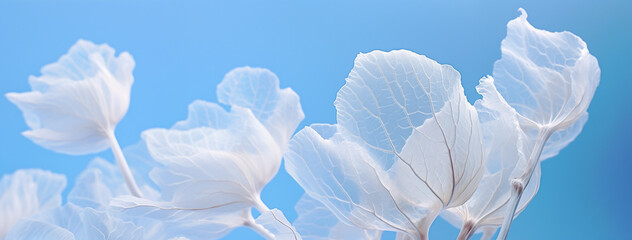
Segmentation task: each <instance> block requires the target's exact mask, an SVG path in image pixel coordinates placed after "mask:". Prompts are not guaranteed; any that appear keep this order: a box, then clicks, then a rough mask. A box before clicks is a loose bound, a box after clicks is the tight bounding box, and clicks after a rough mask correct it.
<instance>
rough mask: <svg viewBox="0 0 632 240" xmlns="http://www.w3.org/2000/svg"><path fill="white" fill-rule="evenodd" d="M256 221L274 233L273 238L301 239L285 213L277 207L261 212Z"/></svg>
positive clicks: (277, 239) (283, 239)
mask: <svg viewBox="0 0 632 240" xmlns="http://www.w3.org/2000/svg"><path fill="white" fill-rule="evenodd" d="M256 223H258V224H260V225H261V226H263V227H264V228H265V229H267V230H268V231H270V233H272V234H274V239H275V240H301V239H302V238H301V236H300V235H299V234H298V232H297V231H296V229H294V226H292V224H290V222H288V221H287V219H286V218H285V215H283V213H282V212H281V211H279V210H278V209H272V210H270V211H266V212H264V213H262V214H261V215H260V216H259V217H258V218H257V220H256Z"/></svg>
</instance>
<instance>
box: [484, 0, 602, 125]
mask: <svg viewBox="0 0 632 240" xmlns="http://www.w3.org/2000/svg"><path fill="white" fill-rule="evenodd" d="M520 11H521V13H522V15H521V16H520V17H518V18H516V19H514V20H512V21H510V22H509V23H508V24H507V37H506V38H505V39H504V40H503V42H502V46H501V50H502V58H501V59H500V60H498V61H497V62H496V63H495V64H494V73H493V76H494V79H496V81H495V83H494V84H495V85H496V86H497V88H498V90H499V92H500V93H501V95H502V96H503V97H504V98H505V99H506V100H507V102H508V103H509V105H511V106H512V107H513V108H515V109H516V111H517V112H518V114H519V115H520V120H521V121H524V122H521V123H522V124H523V125H532V126H531V127H537V128H544V127H547V128H551V129H552V132H553V131H556V130H561V129H565V128H567V127H569V126H571V125H573V124H576V122H579V123H581V122H582V121H578V119H580V118H581V117H582V115H584V114H585V113H586V110H587V109H588V105H589V104H590V101H591V100H592V97H593V95H594V92H595V89H596V88H597V85H598V84H599V78H600V70H599V65H598V63H597V59H596V58H595V57H594V56H592V55H590V53H589V52H588V48H587V47H586V43H585V42H584V41H582V39H581V38H579V37H577V36H575V35H574V34H572V33H570V32H558V33H552V32H548V31H545V30H540V29H536V28H534V27H533V26H531V24H529V22H527V13H526V12H525V11H524V10H523V9H520ZM584 122H585V121H584ZM579 128H580V129H581V127H579ZM526 131H527V130H526ZM527 133H528V134H529V131H527Z"/></svg>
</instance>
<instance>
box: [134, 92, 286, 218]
mask: <svg viewBox="0 0 632 240" xmlns="http://www.w3.org/2000/svg"><path fill="white" fill-rule="evenodd" d="M193 104H194V105H196V104H197V103H193ZM224 115H225V116H226V118H225V119H222V121H223V122H226V123H229V125H228V126H226V128H221V129H214V128H209V127H199V128H193V129H190V130H184V131H181V130H166V129H151V130H147V131H145V132H144V133H143V139H144V140H145V141H146V142H147V147H148V150H149V151H150V153H151V155H152V157H153V158H154V159H155V160H156V161H158V162H160V163H161V164H163V165H164V166H165V168H158V169H155V170H153V171H152V172H151V176H152V179H153V180H154V182H156V183H157V184H158V185H159V186H160V187H161V190H162V194H163V197H164V198H165V199H169V201H170V202H172V203H173V204H175V205H177V206H179V207H181V208H191V209H197V208H208V207H211V206H218V205H226V204H229V203H235V204H246V205H250V204H254V203H256V202H257V201H258V200H257V199H256V198H257V197H256V196H258V193H259V192H260V191H261V189H262V188H263V186H265V184H266V183H267V182H268V181H269V180H270V179H271V178H272V177H273V176H274V174H276V171H277V170H278V166H279V164H280V159H281V153H280V151H279V149H278V148H275V147H270V145H271V144H270V143H273V142H274V140H273V139H272V137H271V136H270V135H269V133H268V132H267V130H266V129H265V128H264V127H263V126H261V124H260V123H259V121H257V119H256V118H255V117H254V116H253V115H252V113H251V112H250V111H248V110H247V109H243V108H239V107H233V111H232V112H231V113H225V114H224ZM272 145H274V144H272Z"/></svg>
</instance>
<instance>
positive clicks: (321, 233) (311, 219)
mask: <svg viewBox="0 0 632 240" xmlns="http://www.w3.org/2000/svg"><path fill="white" fill-rule="evenodd" d="M294 208H295V209H296V212H297V214H298V218H297V219H296V220H295V221H294V223H293V225H294V226H295V227H296V230H297V231H298V232H299V233H300V234H301V236H302V237H303V239H305V240H328V239H340V240H342V239H345V240H378V239H380V236H381V232H380V231H375V230H366V229H361V228H358V227H355V226H353V225H348V224H345V223H344V222H341V221H340V220H338V219H337V218H336V216H334V215H333V213H332V212H331V211H329V209H327V207H325V205H323V204H322V203H320V202H319V201H317V200H315V199H313V198H311V197H310V196H309V195H307V194H304V195H303V197H301V199H300V200H299V201H298V203H296V206H295V207H294Z"/></svg>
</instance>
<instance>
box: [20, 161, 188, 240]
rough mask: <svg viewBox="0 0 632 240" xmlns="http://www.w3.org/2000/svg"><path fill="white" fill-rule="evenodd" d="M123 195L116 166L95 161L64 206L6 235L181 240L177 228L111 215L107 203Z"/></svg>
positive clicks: (145, 190) (149, 193)
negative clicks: (177, 238)
mask: <svg viewBox="0 0 632 240" xmlns="http://www.w3.org/2000/svg"><path fill="white" fill-rule="evenodd" d="M140 183H141V189H142V190H143V193H144V194H145V196H146V197H148V198H153V197H157V193H156V192H155V190H153V189H151V188H150V187H148V186H147V185H145V184H143V182H140ZM60 191H61V190H60ZM126 195H129V190H128V189H127V188H126V187H125V182H124V179H123V177H122V175H121V174H120V173H119V172H118V169H116V166H115V165H113V164H112V163H110V162H108V161H105V160H103V159H100V158H96V159H94V160H93V161H92V162H91V163H90V164H89V165H88V168H87V169H86V170H84V171H83V172H82V173H81V175H80V176H79V177H78V178H77V181H76V184H75V186H74V187H73V189H72V190H71V192H70V194H69V196H68V203H67V204H66V205H64V206H63V207H56V208H54V209H52V210H50V211H44V212H39V213H38V214H36V215H34V216H33V217H31V218H28V219H25V220H23V221H21V222H20V223H18V224H16V226H15V227H14V228H12V230H11V232H10V234H9V236H12V237H11V238H10V239H57V238H62V237H64V238H67V239H167V238H170V237H178V236H180V235H179V232H180V230H179V229H178V228H177V227H178V225H177V224H169V225H167V224H163V223H162V222H159V221H157V220H154V219H147V218H143V217H136V216H122V215H121V214H119V212H117V211H112V209H111V208H110V207H109V205H110V200H111V199H112V198H113V197H116V196H119V197H121V196H126ZM59 202H61V200H59ZM57 205H59V204H57Z"/></svg>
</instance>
